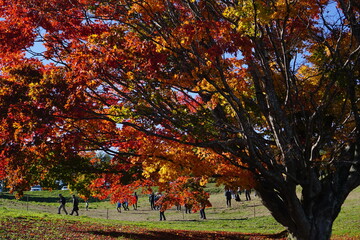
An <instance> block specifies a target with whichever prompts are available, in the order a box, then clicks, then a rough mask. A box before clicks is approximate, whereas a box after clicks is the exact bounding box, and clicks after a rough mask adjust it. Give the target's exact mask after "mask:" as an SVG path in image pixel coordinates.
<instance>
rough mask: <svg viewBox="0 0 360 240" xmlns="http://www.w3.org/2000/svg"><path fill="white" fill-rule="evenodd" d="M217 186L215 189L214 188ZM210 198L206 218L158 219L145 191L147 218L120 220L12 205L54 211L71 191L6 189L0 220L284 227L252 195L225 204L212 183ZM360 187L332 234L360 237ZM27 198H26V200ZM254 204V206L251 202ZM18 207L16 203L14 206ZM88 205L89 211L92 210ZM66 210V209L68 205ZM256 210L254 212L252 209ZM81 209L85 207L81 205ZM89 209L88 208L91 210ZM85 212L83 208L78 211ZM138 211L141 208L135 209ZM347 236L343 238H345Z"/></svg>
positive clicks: (170, 214)
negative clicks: (18, 194) (20, 193)
mask: <svg viewBox="0 0 360 240" xmlns="http://www.w3.org/2000/svg"><path fill="white" fill-rule="evenodd" d="M216 188H217V189H216ZM209 192H211V201H212V202H213V207H212V208H208V209H207V210H206V214H207V217H208V220H199V218H198V213H192V214H188V215H184V214H182V213H181V212H177V211H175V210H169V211H166V216H167V218H168V219H172V220H170V221H163V222H159V221H158V215H157V214H158V213H157V212H154V211H152V212H151V211H149V210H147V211H145V210H144V209H145V208H146V209H147V207H148V206H147V205H148V198H147V195H140V201H139V205H140V206H141V209H143V212H141V214H144V219H145V220H146V219H147V220H146V221H139V220H137V221H119V220H114V219H104V217H103V218H100V216H96V217H86V216H80V217H73V216H66V215H58V214H53V213H44V212H33V211H26V208H25V207H23V210H19V209H14V208H15V207H14V206H15V205H16V204H18V203H19V202H20V203H22V204H23V205H26V204H28V205H30V206H37V205H38V206H49V207H48V208H50V209H53V210H52V212H54V213H55V212H56V206H57V205H58V194H59V193H62V194H63V195H64V196H67V197H68V200H70V195H71V192H70V191H41V192H26V193H25V196H24V197H23V198H22V199H20V200H15V199H14V198H13V197H12V196H11V195H10V194H8V193H0V221H1V222H6V221H7V219H13V218H20V217H22V218H26V219H32V218H34V219H49V220H53V221H58V220H62V221H65V220H66V221H78V222H82V223H90V224H103V225H108V226H114V225H117V224H121V225H129V226H137V227H143V228H147V229H154V228H156V229H174V230H202V231H230V232H242V233H263V234H271V233H278V232H281V231H283V230H284V229H285V228H284V227H283V226H281V225H280V224H278V223H277V222H276V221H275V220H274V219H273V218H272V217H271V216H270V215H269V213H268V211H267V210H266V209H265V208H264V207H263V206H261V204H260V200H258V199H255V200H253V201H250V202H241V204H238V203H234V207H233V208H225V207H224V194H223V189H222V188H220V187H216V186H211V188H210V189H209ZM359 199H360V188H357V189H355V190H354V191H353V192H352V193H351V194H350V195H349V197H348V199H347V200H346V202H345V203H344V205H343V207H342V210H341V212H340V214H339V216H338V218H337V219H336V221H335V222H334V226H333V235H335V236H346V237H351V238H353V239H360V215H359V213H360V203H359ZM27 201H28V202H27ZM254 205H255V206H254ZM17 207H18V206H17ZM90 207H91V209H94V211H95V209H96V210H98V211H105V210H107V209H110V210H108V211H110V212H111V214H113V215H115V216H116V214H115V213H114V212H115V210H114V205H113V204H110V203H109V202H108V201H97V202H95V201H93V202H91V204H90ZM91 209H90V211H91ZM68 210H69V209H68ZM254 210H255V212H254ZM82 211H84V210H83V209H82ZM90 211H89V212H90ZM80 213H84V212H80ZM135 213H136V212H135V211H130V212H126V213H124V212H123V213H121V214H120V215H117V216H129V217H130V215H131V214H135ZM137 213H139V214H140V211H139V212H137ZM0 236H1V232H0ZM345 239H346V238H345Z"/></svg>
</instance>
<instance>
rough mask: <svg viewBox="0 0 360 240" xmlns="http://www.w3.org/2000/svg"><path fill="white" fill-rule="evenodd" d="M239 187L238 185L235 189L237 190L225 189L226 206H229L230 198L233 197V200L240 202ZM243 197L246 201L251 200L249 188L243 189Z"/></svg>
mask: <svg viewBox="0 0 360 240" xmlns="http://www.w3.org/2000/svg"><path fill="white" fill-rule="evenodd" d="M241 192H242V191H241V189H240V187H239V188H238V189H237V191H232V190H230V189H227V190H226V191H225V198H226V206H227V207H231V199H235V201H237V202H240V201H241V199H240V195H241ZM244 192H245V198H246V201H250V200H251V196H250V194H251V190H250V189H245V191H244Z"/></svg>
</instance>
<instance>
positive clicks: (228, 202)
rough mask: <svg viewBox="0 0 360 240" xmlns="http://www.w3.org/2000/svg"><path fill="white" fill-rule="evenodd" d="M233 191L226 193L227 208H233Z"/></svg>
mask: <svg viewBox="0 0 360 240" xmlns="http://www.w3.org/2000/svg"><path fill="white" fill-rule="evenodd" d="M231 195H232V194H231V191H230V190H229V189H228V190H226V192H225V197H226V206H227V207H231Z"/></svg>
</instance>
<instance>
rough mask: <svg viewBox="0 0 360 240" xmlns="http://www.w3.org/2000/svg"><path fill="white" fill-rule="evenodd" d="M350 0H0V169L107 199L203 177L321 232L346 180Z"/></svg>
mask: <svg viewBox="0 0 360 240" xmlns="http://www.w3.org/2000/svg"><path fill="white" fill-rule="evenodd" d="M359 14H360V6H359V3H358V1H355V0H335V1H329V0H316V1H314V0H304V1H288V0H273V1H267V0H229V1H225V0H182V1H180V0H144V1H134V0H101V1H100V0H68V1H63V0H49V1H45V2H44V1H40V0H31V1H29V0H0V21H1V24H0V57H1V62H0V65H1V72H0V74H1V76H0V78H1V82H0V123H1V124H0V133H1V137H0V157H1V162H0V177H1V178H6V179H7V182H8V184H9V186H10V187H11V188H12V190H14V191H19V192H20V193H21V191H22V190H24V189H26V188H27V187H28V186H29V185H30V184H32V183H35V182H39V181H43V182H46V181H48V182H50V180H51V179H59V178H63V179H67V180H69V181H70V180H72V181H77V183H78V184H79V186H84V183H86V182H89V181H92V185H91V189H92V191H93V193H99V194H101V195H102V196H104V194H106V195H111V196H113V198H114V199H113V200H115V199H116V198H117V199H118V198H124V197H126V196H128V195H129V194H131V193H132V192H133V191H135V190H136V189H137V188H139V187H150V186H155V185H158V186H160V187H161V188H162V189H163V190H164V191H166V193H167V195H166V196H167V197H168V198H167V200H168V201H167V202H168V203H170V202H176V201H180V202H181V203H183V202H184V201H185V200H184V199H186V197H189V196H190V197H193V195H194V194H193V193H194V192H198V191H200V190H201V191H203V190H202V188H201V186H200V185H203V184H205V183H206V181H207V179H208V178H209V177H211V178H214V179H216V180H217V181H218V182H219V183H222V184H225V185H228V186H229V187H235V186H241V187H255V189H256V190H257V191H258V193H259V194H260V196H261V198H262V201H263V203H264V204H265V206H266V207H267V208H268V209H269V210H270V211H271V213H272V215H273V216H274V218H275V219H276V220H277V221H278V222H280V223H281V224H283V225H284V226H286V227H287V228H288V230H289V233H290V234H291V235H292V236H293V237H294V238H297V239H329V238H330V236H331V228H332V223H333V221H334V220H335V218H336V217H337V215H338V213H339V211H340V209H341V205H342V204H343V202H344V200H345V199H346V197H347V195H348V194H349V193H350V192H351V191H352V190H353V189H354V188H356V187H358V186H359V184H360V174H359V167H360V166H359V164H360V160H359V147H360V146H359V129H360V119H359V110H358V106H359V102H358V101H359V81H360V78H359V71H360V61H359V54H360V15H359ZM34 44H35V45H34ZM37 46H41V48H37ZM96 150H101V151H103V152H106V153H108V154H111V155H112V158H111V159H109V160H107V161H104V159H102V158H95V157H94V156H93V155H91V154H92V153H93V152H94V151H96ZM89 175H91V177H87V176H89ZM79 182H80V183H82V184H80V183H79ZM75 185H76V183H75V182H74V186H75ZM85 185H86V184H85ZM179 189H182V192H184V194H183V195H181V196H178V195H176V196H175V195H174V191H179ZM199 189H200V190H199ZM298 191H301V194H300V195H301V196H300V197H299V196H298V195H297V192H298ZM87 194H88V193H87ZM201 196H203V197H201V199H200V200H199V199H198V203H199V204H198V206H200V205H201V204H200V203H201V202H206V198H207V195H206V194H205V193H204V194H201ZM195 201H196V199H195Z"/></svg>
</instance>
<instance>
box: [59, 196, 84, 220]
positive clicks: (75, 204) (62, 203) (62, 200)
mask: <svg viewBox="0 0 360 240" xmlns="http://www.w3.org/2000/svg"><path fill="white" fill-rule="evenodd" d="M59 198H60V199H59V202H60V206H59V208H58V214H61V210H63V211H64V212H65V214H66V215H67V214H68V212H67V211H66V208H65V205H66V198H65V197H64V196H63V195H62V194H61V193H60V194H59ZM72 206H73V207H72V210H71V213H70V215H73V214H74V213H75V214H76V216H79V200H78V199H77V197H76V196H75V195H72ZM87 206H88V205H87Z"/></svg>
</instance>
